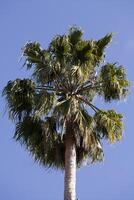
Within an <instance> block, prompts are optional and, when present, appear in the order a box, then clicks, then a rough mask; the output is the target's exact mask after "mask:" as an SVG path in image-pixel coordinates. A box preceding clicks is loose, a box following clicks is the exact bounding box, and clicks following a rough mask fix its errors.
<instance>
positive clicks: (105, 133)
mask: <svg viewBox="0 0 134 200" xmlns="http://www.w3.org/2000/svg"><path fill="white" fill-rule="evenodd" d="M122 117H123V116H122V115H121V114H117V113H116V112H115V111H114V110H108V111H100V112H97V113H96V114H95V116H94V119H95V122H96V130H97V132H98V133H97V134H98V137H99V138H106V139H108V140H109V142H110V143H114V142H116V141H118V140H120V139H121V138H122V132H123V123H122Z"/></svg>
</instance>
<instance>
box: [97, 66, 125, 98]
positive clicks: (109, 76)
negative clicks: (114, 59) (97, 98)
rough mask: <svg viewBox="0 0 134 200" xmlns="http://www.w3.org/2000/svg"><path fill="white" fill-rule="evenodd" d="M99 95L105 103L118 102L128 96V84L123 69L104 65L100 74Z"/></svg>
mask: <svg viewBox="0 0 134 200" xmlns="http://www.w3.org/2000/svg"><path fill="white" fill-rule="evenodd" d="M100 82H101V84H102V85H101V89H100V95H102V96H104V99H105V101H111V100H120V99H121V98H122V97H126V96H127V94H128V86H129V82H128V80H127V79H126V73H125V70H124V67H122V66H119V67H118V66H116V64H109V63H108V64H106V65H104V66H103V67H102V69H101V72H100Z"/></svg>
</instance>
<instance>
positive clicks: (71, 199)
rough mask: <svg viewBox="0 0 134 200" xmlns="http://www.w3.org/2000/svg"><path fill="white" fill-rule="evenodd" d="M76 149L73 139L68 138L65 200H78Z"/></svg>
mask: <svg viewBox="0 0 134 200" xmlns="http://www.w3.org/2000/svg"><path fill="white" fill-rule="evenodd" d="M75 187H76V147H75V144H74V141H73V139H72V138H71V137H67V138H66V151H65V179H64V200H76V188H75Z"/></svg>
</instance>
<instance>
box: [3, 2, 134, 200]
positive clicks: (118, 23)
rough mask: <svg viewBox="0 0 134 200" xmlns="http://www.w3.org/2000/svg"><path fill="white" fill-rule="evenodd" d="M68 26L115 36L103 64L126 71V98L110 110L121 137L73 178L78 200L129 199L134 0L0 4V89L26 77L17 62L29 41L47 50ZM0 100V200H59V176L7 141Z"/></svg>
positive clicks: (133, 148)
mask: <svg viewBox="0 0 134 200" xmlns="http://www.w3.org/2000/svg"><path fill="white" fill-rule="evenodd" d="M72 25H78V26H80V27H81V28H82V29H83V30H84V32H85V37H86V38H94V39H98V38H101V37H103V36H104V34H106V33H108V32H114V33H115V36H114V38H113V42H112V44H111V45H110V47H109V48H108V49H107V61H111V62H116V61H118V62H119V64H122V65H124V66H126V69H127V73H128V77H129V80H130V81H131V84H132V86H131V91H132V92H131V95H130V96H129V98H128V100H127V101H126V102H123V101H122V102H120V103H112V104H109V105H108V106H106V105H104V103H103V102H102V101H98V102H97V104H99V105H98V106H100V107H101V108H103V107H104V108H115V109H116V110H117V111H118V112H121V113H123V114H124V123H125V130H124V137H123V140H122V141H121V142H119V143H117V144H116V145H108V144H105V145H104V150H105V161H104V162H103V163H100V164H95V165H89V166H84V167H82V168H81V169H79V170H78V173H77V193H78V196H79V198H80V200H89V199H92V200H134V189H133V188H134V156H133V152H134V144H133V141H134V133H133V130H134V128H133V104H134V95H133V81H134V75H133V74H134V69H133V68H134V66H133V65H134V64H133V63H134V61H133V58H134V1H133V0H112V1H110V0H94V1H92V0H66V1H65V0H38V1H37V0H22V1H21V0H12V1H10V0H0V69H1V71H0V72H1V73H0V76H1V78H0V82H1V83H0V90H2V89H3V87H4V86H5V85H6V83H7V81H8V80H13V79H15V78H17V77H19V78H23V77H27V76H28V73H27V72H26V71H24V69H21V64H22V63H18V60H19V58H20V55H21V47H22V46H23V45H24V44H25V43H26V42H27V41H29V40H32V41H35V40H36V41H39V42H40V43H41V44H42V46H44V47H47V45H48V43H49V42H50V41H51V39H52V37H53V36H55V35H56V34H62V33H64V32H66V31H67V30H68V28H69V27H70V26H72ZM4 106H5V103H4V99H3V98H0V110H1V112H0V127H1V131H0V199H1V200H29V199H30V200H62V199H63V173H62V172H60V171H53V170H45V169H43V168H42V167H41V166H38V164H36V163H34V161H33V160H32V158H31V157H30V156H29V155H28V153H27V151H25V149H24V148H23V147H22V146H20V144H18V143H16V142H15V141H14V140H13V139H12V135H13V132H14V125H13V123H11V122H10V121H9V120H8V117H7V114H5V115H4V111H5V107H4Z"/></svg>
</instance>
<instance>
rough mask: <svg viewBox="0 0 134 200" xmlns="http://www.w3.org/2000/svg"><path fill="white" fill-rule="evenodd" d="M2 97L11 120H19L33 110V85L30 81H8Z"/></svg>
mask: <svg viewBox="0 0 134 200" xmlns="http://www.w3.org/2000/svg"><path fill="white" fill-rule="evenodd" d="M3 96H5V98H6V101H7V106H8V110H9V117H10V118H11V119H19V120H21V118H22V117H23V116H25V115H29V114H30V113H31V112H32V110H33V109H34V108H35V96H36V94H35V84H34V82H32V81H31V80H30V79H23V80H21V79H16V80H15V81H9V82H8V84H7V86H6V87H5V88H4V90H3Z"/></svg>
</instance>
